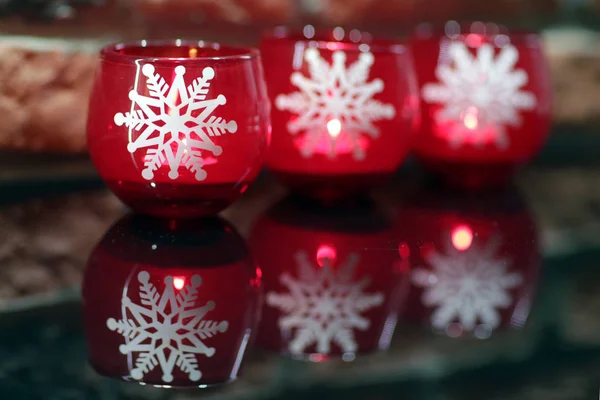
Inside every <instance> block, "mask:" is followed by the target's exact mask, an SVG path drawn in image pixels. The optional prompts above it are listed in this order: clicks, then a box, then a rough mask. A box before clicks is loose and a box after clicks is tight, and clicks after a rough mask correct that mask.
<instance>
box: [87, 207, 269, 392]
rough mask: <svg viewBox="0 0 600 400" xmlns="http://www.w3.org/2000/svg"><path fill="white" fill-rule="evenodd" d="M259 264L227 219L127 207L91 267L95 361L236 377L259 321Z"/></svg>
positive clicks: (214, 379)
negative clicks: (133, 211) (152, 213)
mask: <svg viewBox="0 0 600 400" xmlns="http://www.w3.org/2000/svg"><path fill="white" fill-rule="evenodd" d="M259 272H260V270H259V269H258V268H257V267H256V264H255V263H254V262H253V260H252V259H251V257H250V256H249V254H248V249H247V247H246V245H245V243H244V241H243V239H242V238H241V237H240V236H239V235H238V234H237V232H235V231H234V230H233V228H232V227H231V226H229V225H228V224H227V223H225V222H223V221H221V220H219V219H205V220H194V219H188V220H179V221H177V220H156V219H149V217H143V216H140V215H130V216H127V217H125V218H124V219H122V220H120V221H119V222H117V223H116V224H115V225H114V226H113V227H112V228H111V229H109V231H108V232H107V233H106V235H105V236H104V238H103V239H102V240H101V241H100V243H99V244H98V245H97V247H96V248H95V249H94V250H93V252H92V254H91V255H90V258H89V261H88V264H87V269H86V271H85V277H84V284H83V304H84V310H83V312H84V322H85V332H86V339H87V343H88V351H89V357H90V362H91V364H92V366H93V367H94V368H95V369H96V370H97V371H98V372H99V373H101V374H103V375H106V376H109V377H113V378H117V379H124V380H130V381H137V382H141V383H146V384H151V385H158V386H173V387H176V386H204V385H213V384H218V383H224V382H229V381H232V380H235V379H236V378H237V376H238V372H239V370H240V366H241V362H242V359H243V357H244V354H245V350H246V348H247V346H248V345H249V343H250V340H251V337H250V335H251V333H252V331H253V329H254V327H255V324H256V322H257V316H258V313H257V312H258V301H259V291H260V286H261V284H260V275H259Z"/></svg>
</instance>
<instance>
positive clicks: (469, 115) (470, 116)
mask: <svg viewBox="0 0 600 400" xmlns="http://www.w3.org/2000/svg"><path fill="white" fill-rule="evenodd" d="M463 124H464V125H465V127H466V128H467V129H470V130H474V129H477V127H478V126H479V119H478V118H477V109H476V108H475V107H469V108H468V109H467V111H466V112H465V116H464V118H463Z"/></svg>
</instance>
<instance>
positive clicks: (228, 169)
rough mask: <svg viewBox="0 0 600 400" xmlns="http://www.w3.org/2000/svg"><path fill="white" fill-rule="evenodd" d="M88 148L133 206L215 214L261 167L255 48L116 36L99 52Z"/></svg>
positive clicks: (260, 88) (264, 124) (261, 110)
mask: <svg viewBox="0 0 600 400" xmlns="http://www.w3.org/2000/svg"><path fill="white" fill-rule="evenodd" d="M100 57H101V62H100V66H99V68H98V70H97V73H96V80H95V85H94V89H93V92H92V97H91V102H90V111H89V118H88V143H89V150H90V154H91V157H92V160H93V162H94V164H95V165H96V168H97V169H98V172H99V173H100V175H101V177H102V178H103V179H104V181H105V182H106V184H107V185H108V187H109V188H110V189H111V190H112V191H113V192H114V193H115V194H116V195H117V196H118V197H119V198H120V199H121V200H122V201H123V202H124V203H126V204H127V205H129V206H130V207H131V208H132V209H134V210H135V211H137V212H140V213H145V214H152V215H157V216H167V217H178V218H181V217H197V216H204V215H210V214H215V213H217V212H218V211H220V210H222V209H224V208H225V207H227V206H228V205H230V204H231V203H232V202H233V201H235V200H236V199H237V198H238V197H239V196H240V195H241V194H242V193H243V192H244V191H245V190H246V188H247V186H248V185H249V184H250V183H251V182H252V181H253V179H254V178H255V177H256V175H257V174H258V171H259V169H260V167H261V164H262V161H263V157H264V153H265V150H266V146H267V143H268V139H269V132H270V130H269V129H270V128H269V102H268V98H267V94H266V89H265V85H264V81H263V73H262V66H261V62H260V56H259V55H258V51H256V50H253V49H246V48H235V47H228V46H221V45H218V44H208V43H204V42H202V41H200V42H181V41H174V42H172V43H171V42H158V43H153V42H146V41H142V42H139V43H132V44H118V45H113V46H109V47H106V48H105V49H103V50H102V52H101V56H100Z"/></svg>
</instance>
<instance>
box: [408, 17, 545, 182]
mask: <svg viewBox="0 0 600 400" xmlns="http://www.w3.org/2000/svg"><path fill="white" fill-rule="evenodd" d="M411 46H412V50H413V54H414V58H415V64H416V70H417V72H418V79H419V86H420V88H421V110H422V124H421V134H420V135H419V139H418V140H417V144H416V146H415V153H416V155H417V156H418V157H419V158H420V159H421V161H422V162H423V164H424V165H425V166H427V167H429V168H430V169H431V170H433V171H434V172H436V173H439V174H441V175H443V177H445V178H446V179H448V180H449V181H450V182H451V183H455V184H458V185H461V186H467V187H474V188H477V187H480V186H487V185H490V184H491V185H494V184H499V183H503V182H505V181H506V180H507V179H508V178H510V176H511V175H512V172H513V171H514V169H515V168H516V167H518V166H519V165H522V164H524V163H526V162H527V161H529V160H530V159H531V158H533V157H534V156H535V155H536V154H537V152H538V151H539V150H540V148H541V147H542V146H543V144H544V142H545V140H546V137H547V134H548V131H549V129H550V124H551V106H552V89H551V82H550V75H549V69H548V65H547V62H546V59H545V57H544V54H543V50H542V45H541V42H540V38H539V37H538V36H537V35H535V34H532V33H509V32H504V31H503V29H502V28H501V27H499V26H498V25H495V24H483V23H481V22H475V23H473V24H470V25H459V24H458V23H456V22H454V21H452V22H449V23H447V24H446V27H445V30H442V31H436V30H435V29H432V28H428V27H426V26H424V27H421V28H420V29H418V30H417V31H416V33H415V34H414V35H413V37H412V40H411Z"/></svg>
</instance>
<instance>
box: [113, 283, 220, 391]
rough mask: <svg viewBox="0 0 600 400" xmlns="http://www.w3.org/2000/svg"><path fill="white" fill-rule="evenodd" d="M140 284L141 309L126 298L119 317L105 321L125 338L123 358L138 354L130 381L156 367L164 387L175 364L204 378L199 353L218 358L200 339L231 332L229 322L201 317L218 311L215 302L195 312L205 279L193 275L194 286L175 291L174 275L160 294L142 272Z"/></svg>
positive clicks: (193, 377) (191, 375) (193, 378)
mask: <svg viewBox="0 0 600 400" xmlns="http://www.w3.org/2000/svg"><path fill="white" fill-rule="evenodd" d="M138 281H139V283H140V288H139V293H140V300H141V305H140V304H135V303H133V302H132V301H131V300H130V299H129V297H127V296H126V295H124V296H123V299H122V301H121V305H122V317H121V319H120V320H116V319H114V318H109V319H108V320H107V321H106V325H107V326H108V329H110V330H111V331H116V332H118V333H120V334H121V335H122V336H123V337H124V338H125V344H122V345H120V346H119V351H120V352H121V354H125V355H128V356H131V355H133V353H137V354H138V356H137V360H136V361H135V367H134V368H131V367H130V374H131V377H132V378H133V379H136V380H141V379H142V378H143V377H144V374H146V373H148V372H150V371H152V370H153V369H154V368H155V367H156V366H157V365H158V366H159V367H160V369H161V371H162V380H163V381H164V382H166V383H169V382H172V381H173V369H174V368H175V366H177V367H178V368H179V369H180V370H181V371H182V372H183V373H185V374H187V375H188V377H189V379H190V380H191V381H198V380H200V378H201V377H202V372H200V370H198V360H197V359H196V354H203V355H205V356H207V357H212V356H213V355H214V354H215V349H214V348H213V347H207V346H206V345H205V344H204V343H203V342H202V341H203V340H205V339H208V338H211V337H213V336H215V335H217V334H218V333H219V332H221V333H222V332H225V331H227V328H228V326H229V323H228V322H227V321H220V322H217V321H211V320H205V319H203V318H204V317H205V315H206V314H207V313H208V312H209V311H211V310H213V309H214V308H215V303H214V302H212V301H209V302H208V303H206V305H204V306H202V307H197V308H194V304H195V302H196V298H197V296H198V287H199V286H200V284H201V283H202V279H201V278H200V276H198V275H194V276H192V278H191V283H189V284H186V285H185V287H183V288H182V289H181V290H179V291H178V293H175V290H174V285H173V277H172V276H167V277H166V278H165V280H164V282H165V289H164V291H163V292H162V294H159V293H158V291H157V290H156V287H155V286H154V285H153V284H152V283H150V274H149V273H148V272H146V271H141V272H140V273H139V274H138ZM131 364H132V363H131ZM131 364H130V365H131Z"/></svg>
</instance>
